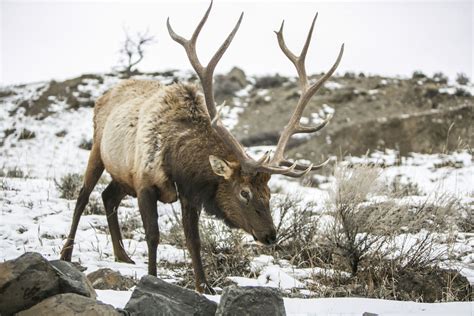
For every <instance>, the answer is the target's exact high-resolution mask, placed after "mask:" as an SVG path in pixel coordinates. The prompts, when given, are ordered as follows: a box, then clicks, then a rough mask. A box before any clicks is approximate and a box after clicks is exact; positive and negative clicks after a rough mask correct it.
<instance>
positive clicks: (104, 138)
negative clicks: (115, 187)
mask: <svg viewBox="0 0 474 316" xmlns="http://www.w3.org/2000/svg"><path fill="white" fill-rule="evenodd" d="M166 90H167V87H165V86H163V85H161V84H160V83H158V82H156V81H147V80H126V81H124V82H122V83H121V84H119V85H118V86H116V87H115V88H113V89H112V90H111V91H109V92H108V93H107V94H105V95H104V96H102V97H101V98H99V100H97V103H96V107H95V115H94V142H98V143H99V144H100V155H101V158H102V161H103V164H104V167H105V170H107V171H108V172H109V173H110V174H111V176H112V178H113V179H114V180H116V181H117V182H119V183H120V184H122V185H123V186H124V187H126V188H127V189H128V190H129V191H130V192H128V193H129V194H131V195H134V196H136V193H137V192H138V191H139V190H140V189H141V188H143V187H148V186H156V187H157V188H158V189H159V190H160V198H159V199H160V201H162V202H165V203H169V202H174V201H176V199H177V195H176V190H175V187H174V184H172V183H171V182H170V181H169V179H168V177H167V176H166V174H165V173H164V172H163V171H162V168H161V164H162V159H161V155H160V153H161V152H160V148H161V145H162V144H161V139H160V135H159V134H158V133H156V124H157V122H159V121H160V112H161V110H162V107H163V106H164V103H163V96H164V95H165V94H166Z"/></svg>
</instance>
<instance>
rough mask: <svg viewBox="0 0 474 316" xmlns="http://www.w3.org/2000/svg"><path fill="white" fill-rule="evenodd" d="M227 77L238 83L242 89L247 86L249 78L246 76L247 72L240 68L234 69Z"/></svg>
mask: <svg viewBox="0 0 474 316" xmlns="http://www.w3.org/2000/svg"><path fill="white" fill-rule="evenodd" d="M227 77H228V78H229V79H231V80H233V81H235V82H237V83H238V84H239V86H240V88H241V89H243V88H245V87H246V86H247V83H248V82H247V76H246V75H245V72H244V71H243V70H242V69H240V68H238V67H234V68H232V70H231V71H229V73H228V74H227Z"/></svg>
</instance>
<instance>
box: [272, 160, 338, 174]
mask: <svg viewBox="0 0 474 316" xmlns="http://www.w3.org/2000/svg"><path fill="white" fill-rule="evenodd" d="M329 161H331V159H326V161H324V162H323V163H320V164H319V165H313V164H310V165H309V166H304V165H300V164H296V166H295V170H298V171H302V170H303V171H305V170H307V169H308V168H309V167H310V166H311V170H310V171H314V170H318V169H321V168H322V167H324V166H326V165H327V164H328V163H329ZM294 164H295V163H294V162H291V161H288V160H283V161H282V162H280V166H285V167H290V166H292V165H294Z"/></svg>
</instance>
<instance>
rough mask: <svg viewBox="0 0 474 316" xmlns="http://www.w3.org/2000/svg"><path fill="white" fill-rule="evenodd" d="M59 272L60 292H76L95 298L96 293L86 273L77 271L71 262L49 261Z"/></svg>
mask: <svg viewBox="0 0 474 316" xmlns="http://www.w3.org/2000/svg"><path fill="white" fill-rule="evenodd" d="M49 263H50V264H51V265H52V266H53V267H55V268H56V269H57V270H58V271H59V272H60V273H59V274H58V277H59V287H60V291H61V293H77V294H80V295H84V296H87V297H90V298H92V299H95V298H96V297H97V294H96V293H95V290H94V288H93V287H92V284H91V282H90V281H89V280H88V279H87V277H86V275H85V274H84V273H82V272H81V271H79V270H78V269H77V268H76V267H75V266H74V265H73V264H72V263H70V262H67V261H62V260H53V261H50V262H49Z"/></svg>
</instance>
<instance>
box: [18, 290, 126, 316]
mask: <svg viewBox="0 0 474 316" xmlns="http://www.w3.org/2000/svg"><path fill="white" fill-rule="evenodd" d="M38 315H48V316H102V315H103V316H118V315H122V314H121V313H120V312H118V311H117V310H115V308H114V307H113V306H112V305H108V304H104V303H102V302H100V301H96V300H95V299H92V298H89V297H85V296H82V295H78V294H73V293H66V294H58V295H55V296H52V297H49V298H47V299H45V300H43V301H42V302H41V303H39V304H36V305H35V306H33V307H31V308H30V309H27V310H24V311H21V312H19V313H18V314H17V316H38Z"/></svg>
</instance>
